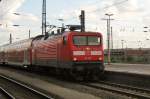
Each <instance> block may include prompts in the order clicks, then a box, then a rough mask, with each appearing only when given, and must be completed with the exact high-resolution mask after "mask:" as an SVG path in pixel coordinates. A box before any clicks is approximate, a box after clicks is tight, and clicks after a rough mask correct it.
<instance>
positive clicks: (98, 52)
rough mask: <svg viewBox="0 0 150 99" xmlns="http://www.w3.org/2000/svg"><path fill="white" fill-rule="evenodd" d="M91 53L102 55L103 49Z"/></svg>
mask: <svg viewBox="0 0 150 99" xmlns="http://www.w3.org/2000/svg"><path fill="white" fill-rule="evenodd" d="M91 55H102V51H91Z"/></svg>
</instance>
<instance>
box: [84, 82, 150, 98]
mask: <svg viewBox="0 0 150 99" xmlns="http://www.w3.org/2000/svg"><path fill="white" fill-rule="evenodd" d="M82 85H85V86H88V87H92V88H95V89H101V90H104V91H109V92H112V93H116V94H120V95H124V96H127V97H131V98H136V99H150V90H148V89H142V88H138V87H132V86H127V85H121V84H116V83H109V82H104V81H99V82H98V83H82Z"/></svg>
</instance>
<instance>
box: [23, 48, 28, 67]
mask: <svg viewBox="0 0 150 99" xmlns="http://www.w3.org/2000/svg"><path fill="white" fill-rule="evenodd" d="M27 64H28V49H25V50H24V65H27Z"/></svg>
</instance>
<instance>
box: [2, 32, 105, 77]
mask: <svg viewBox="0 0 150 99" xmlns="http://www.w3.org/2000/svg"><path fill="white" fill-rule="evenodd" d="M0 63H1V64H8V65H15V66H19V67H25V68H33V69H34V68H46V69H49V70H51V71H55V72H58V73H69V74H70V75H73V76H74V77H76V76H77V77H95V76H98V75H100V74H102V73H103V72H104V51H103V36H102V33H98V32H80V31H65V32H63V33H60V32H58V33H57V34H54V33H53V34H51V35H48V36H45V35H38V36H36V37H33V38H29V39H25V40H21V41H17V42H14V43H11V44H5V45H2V46H0Z"/></svg>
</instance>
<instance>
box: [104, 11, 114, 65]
mask: <svg viewBox="0 0 150 99" xmlns="http://www.w3.org/2000/svg"><path fill="white" fill-rule="evenodd" d="M105 15H106V16H108V18H107V19H106V20H107V58H108V64H110V63H111V58H110V32H111V31H110V20H114V19H111V18H110V17H111V16H113V14H108V13H106V14H105Z"/></svg>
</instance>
